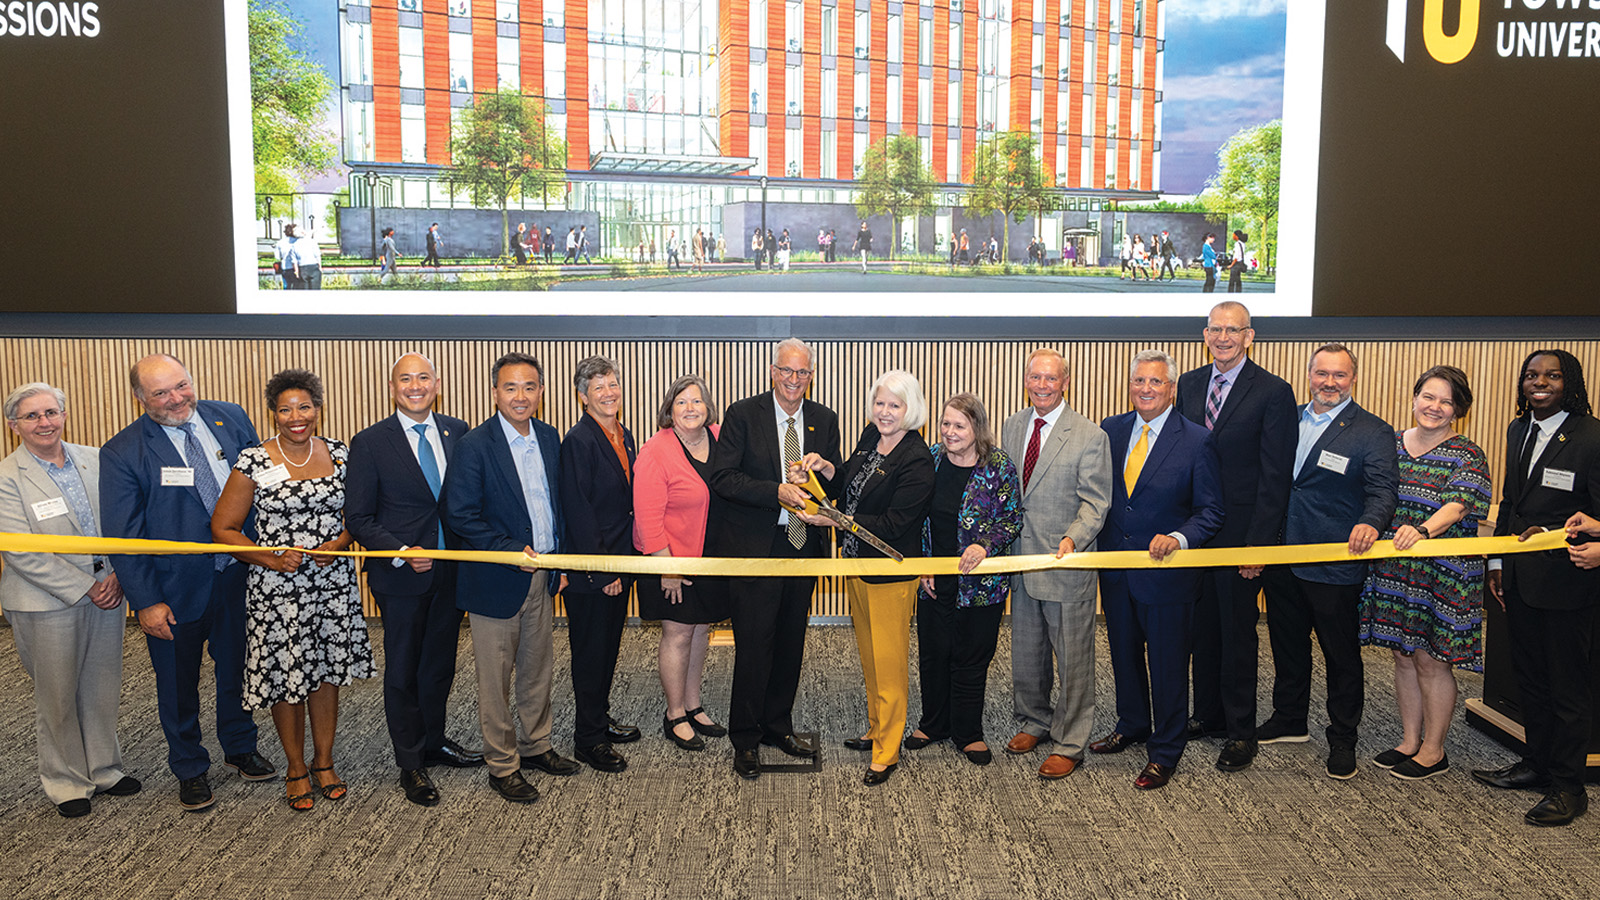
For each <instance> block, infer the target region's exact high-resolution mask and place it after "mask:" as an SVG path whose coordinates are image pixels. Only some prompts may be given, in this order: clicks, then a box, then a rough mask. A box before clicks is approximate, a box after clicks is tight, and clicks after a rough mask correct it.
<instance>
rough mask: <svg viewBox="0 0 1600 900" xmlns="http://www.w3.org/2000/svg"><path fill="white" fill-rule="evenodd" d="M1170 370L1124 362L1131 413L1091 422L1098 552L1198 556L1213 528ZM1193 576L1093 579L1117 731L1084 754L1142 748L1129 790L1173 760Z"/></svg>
mask: <svg viewBox="0 0 1600 900" xmlns="http://www.w3.org/2000/svg"><path fill="white" fill-rule="evenodd" d="M1177 374H1178V367H1177V365H1176V364H1175V363H1173V361H1172V357H1170V356H1168V355H1167V354H1166V353H1163V352H1161V351H1159V350H1145V351H1143V352H1141V353H1139V354H1138V355H1137V356H1135V357H1134V358H1133V366H1132V371H1131V372H1130V373H1129V378H1128V399H1129V401H1130V402H1131V403H1132V405H1133V411H1132V412H1127V413H1123V414H1122V415H1119V416H1112V417H1110V418H1108V419H1106V420H1105V421H1104V422H1102V423H1101V425H1100V427H1101V429H1102V430H1104V431H1105V433H1106V437H1107V438H1108V439H1109V440H1110V442H1111V471H1112V477H1111V505H1110V507H1108V508H1107V510H1106V524H1105V527H1104V528H1102V529H1101V531H1100V549H1102V550H1148V551H1149V553H1150V556H1151V558H1153V559H1158V560H1159V559H1165V558H1167V557H1168V556H1170V555H1172V551H1174V550H1180V549H1186V548H1189V547H1199V546H1200V545H1201V544H1203V543H1204V542H1205V541H1206V540H1207V539H1209V538H1210V537H1211V536H1212V535H1213V534H1216V532H1217V529H1218V528H1219V527H1221V525H1222V482H1221V476H1220V475H1219V474H1218V472H1217V470H1218V468H1219V463H1218V462H1217V453H1216V450H1214V449H1213V448H1212V446H1211V436H1210V435H1209V434H1207V433H1206V430H1205V429H1204V428H1202V427H1201V426H1199V425H1196V424H1195V423H1193V422H1190V421H1189V420H1187V419H1185V418H1184V417H1183V416H1182V415H1173V414H1172V398H1173V394H1174V393H1175V391H1176V389H1177V383H1176V377H1177ZM1209 575H1210V573H1209V572H1207V571H1205V570H1202V569H1148V570H1147V569H1127V570H1122V569H1107V570H1104V571H1102V572H1101V573H1100V599H1101V605H1102V606H1103V607H1104V609H1105V616H1106V639H1107V641H1108V642H1109V643H1110V647H1111V671H1112V673H1113V674H1114V675H1115V676H1116V688H1117V725H1116V728H1115V729H1114V730H1113V731H1112V732H1111V733H1110V734H1108V735H1106V736H1105V737H1103V738H1101V739H1100V740H1098V741H1095V742H1093V743H1091V744H1090V745H1089V750H1090V751H1092V752H1094V753H1120V752H1122V751H1123V750H1125V749H1127V748H1128V747H1129V746H1131V745H1133V744H1137V743H1140V742H1147V745H1148V749H1149V754H1150V755H1149V761H1148V764H1147V765H1146V766H1145V767H1144V770H1143V771H1141V772H1140V773H1139V775H1138V777H1137V778H1135V779H1134V781H1133V786H1134V787H1136V788H1138V789H1140V790H1152V789H1155V788H1159V787H1163V786H1165V785H1166V783H1167V781H1168V780H1169V779H1170V778H1172V772H1173V770H1174V769H1176V768H1177V766H1178V759H1179V758H1180V757H1182V756H1183V748H1184V745H1185V744H1186V743H1187V742H1188V738H1187V737H1186V731H1187V727H1186V726H1187V724H1188V718H1189V644H1190V641H1191V640H1192V625H1193V621H1194V604H1195V601H1196V599H1198V597H1199V595H1200V582H1201V580H1202V579H1203V578H1205V577H1207V576H1209Z"/></svg>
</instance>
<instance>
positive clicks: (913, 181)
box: [856, 134, 934, 259]
mask: <svg viewBox="0 0 1600 900" xmlns="http://www.w3.org/2000/svg"><path fill="white" fill-rule="evenodd" d="M933 185H934V181H933V173H932V172H930V171H928V167H927V166H925V165H923V164H922V150H921V148H919V147H918V146H917V139H916V138H915V137H913V136H911V135H909V134H892V135H887V136H885V137H882V138H879V139H878V140H877V141H874V142H873V143H872V145H871V146H869V147H867V150H866V153H864V154H862V157H861V175H860V177H858V178H857V179H856V212H857V213H859V214H860V216H861V218H863V219H865V218H866V217H867V216H870V215H883V214H887V215H888V216H889V219H890V223H891V226H890V227H891V229H892V231H893V233H892V234H891V235H890V236H889V258H890V259H894V251H895V248H896V247H898V246H900V222H901V219H903V218H904V217H906V216H930V215H933Z"/></svg>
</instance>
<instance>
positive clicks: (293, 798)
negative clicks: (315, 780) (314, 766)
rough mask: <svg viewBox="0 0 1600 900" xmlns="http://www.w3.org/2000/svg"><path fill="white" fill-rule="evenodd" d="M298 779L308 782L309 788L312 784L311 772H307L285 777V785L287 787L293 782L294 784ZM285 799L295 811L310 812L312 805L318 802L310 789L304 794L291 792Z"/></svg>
mask: <svg viewBox="0 0 1600 900" xmlns="http://www.w3.org/2000/svg"><path fill="white" fill-rule="evenodd" d="M296 781H304V782H305V783H306V787H308V788H309V787H310V786H311V773H310V772H307V773H305V774H304V775H292V776H288V777H286V778H284V779H283V784H284V786H285V787H287V786H289V785H291V784H294V783H295V782H296ZM284 799H285V800H287V801H288V803H289V808H290V809H292V810H294V811H295V812H310V811H311V807H313V806H315V805H316V802H317V799H316V798H315V797H313V796H312V795H311V792H310V791H306V792H305V793H303V794H289V795H288V796H286V797H284Z"/></svg>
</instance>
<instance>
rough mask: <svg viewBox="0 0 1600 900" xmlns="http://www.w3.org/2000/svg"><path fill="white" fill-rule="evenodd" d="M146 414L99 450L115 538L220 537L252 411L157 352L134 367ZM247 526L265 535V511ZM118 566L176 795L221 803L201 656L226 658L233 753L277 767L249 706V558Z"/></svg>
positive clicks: (121, 561)
mask: <svg viewBox="0 0 1600 900" xmlns="http://www.w3.org/2000/svg"><path fill="white" fill-rule="evenodd" d="M128 380H129V381H130V382H131V383H132V385H133V395H134V397H135V398H137V399H138V401H139V403H140V404H141V405H143V406H144V410H145V414H144V415H142V416H140V417H139V418H138V419H137V420H136V421H135V422H134V423H133V424H132V425H129V426H128V427H127V428H124V429H122V430H121V431H120V432H118V433H117V434H116V435H115V436H114V437H112V438H111V440H109V441H107V442H106V445H105V446H104V447H102V448H101V450H100V469H101V471H100V510H101V514H102V516H103V521H102V523H101V525H102V529H101V530H102V532H103V533H104V534H105V536H106V537H118V538H138V539H145V540H169V541H194V542H198V543H204V544H209V543H211V513H212V511H213V510H214V509H215V508H216V505H217V498H218V497H219V496H221V493H222V484H223V482H225V481H227V479H228V473H229V471H230V469H231V468H232V466H233V462H234V460H236V459H238V457H239V451H240V450H243V449H245V448H247V447H254V446H255V445H257V444H259V443H260V442H261V441H260V439H259V438H258V437H257V435H256V429H255V426H254V425H252V424H250V418H249V417H248V416H246V415H245V412H244V410H243V409H241V408H240V407H239V406H237V405H235V404H232V403H218V402H215V401H211V400H197V399H196V398H195V386H194V379H193V378H191V377H190V376H189V370H188V369H187V368H185V367H184V365H183V363H182V362H180V361H179V360H178V359H177V358H176V357H173V356H169V355H167V354H165V353H158V354H154V355H152V356H147V357H145V358H144V359H141V360H139V361H138V362H137V363H135V364H134V366H133V368H132V369H131V370H130V371H129V373H128ZM244 532H245V534H246V535H248V536H250V537H251V538H254V537H255V514H254V513H252V514H251V516H250V518H248V519H246V520H245V526H244ZM116 566H117V575H118V577H119V578H120V579H121V580H122V589H123V592H124V593H125V594H126V595H127V597H128V605H129V606H131V607H133V609H134V610H135V612H136V613H137V614H138V616H139V627H140V628H141V629H143V631H144V633H145V639H146V641H147V643H148V644H149V646H150V664H151V666H152V667H154V669H155V674H156V709H157V712H158V714H159V715H160V717H161V730H162V731H163V732H164V733H165V734H166V737H167V765H168V767H170V768H171V769H172V774H173V775H175V776H177V778H178V803H179V805H181V806H182V807H183V808H184V809H187V810H197V809H204V808H206V807H208V806H210V805H211V804H212V803H213V802H214V797H213V796H212V793H211V784H210V782H209V781H208V780H207V778H206V772H207V770H208V769H210V767H211V756H210V754H209V753H208V752H207V751H206V748H205V747H204V746H203V745H202V744H201V743H200V663H201V656H202V654H203V653H205V652H206V649H207V644H209V645H210V654H211V659H212V661H213V663H215V666H216V683H217V740H218V741H219V742H220V743H221V744H222V752H223V762H224V763H226V764H227V765H228V766H229V767H230V768H233V769H235V770H237V771H238V772H239V774H240V776H241V777H243V778H244V779H245V780H247V781H262V780H265V779H268V778H271V777H273V775H275V774H276V772H277V770H276V769H274V768H273V765H272V763H270V762H268V761H267V760H266V759H265V758H263V757H262V756H261V754H260V753H258V752H256V723H255V720H254V719H252V718H251V716H250V714H249V713H247V712H245V711H244V704H243V702H242V695H243V692H244V626H245V614H244V586H245V568H246V567H245V565H244V564H243V563H240V562H238V561H236V560H235V559H234V558H233V557H231V556H228V555H226V554H217V555H215V556H207V555H173V556H137V555H129V556H119V557H118V558H117V563H116Z"/></svg>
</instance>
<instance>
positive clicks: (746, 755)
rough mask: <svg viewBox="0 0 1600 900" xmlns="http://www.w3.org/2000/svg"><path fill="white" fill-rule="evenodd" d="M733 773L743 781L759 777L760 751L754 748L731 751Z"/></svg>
mask: <svg viewBox="0 0 1600 900" xmlns="http://www.w3.org/2000/svg"><path fill="white" fill-rule="evenodd" d="M733 773H734V774H735V775H738V776H739V777H740V778H743V779H744V780H745V781H754V780H756V779H757V778H760V777H761V751H760V750H756V749H750V750H735V751H733Z"/></svg>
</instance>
